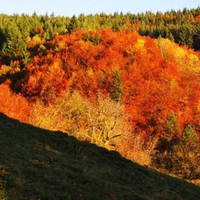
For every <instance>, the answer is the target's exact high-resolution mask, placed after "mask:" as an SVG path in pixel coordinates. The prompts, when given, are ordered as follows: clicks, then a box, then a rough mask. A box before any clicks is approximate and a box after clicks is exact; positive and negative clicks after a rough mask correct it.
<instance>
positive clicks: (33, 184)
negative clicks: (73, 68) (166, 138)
mask: <svg viewBox="0 0 200 200" xmlns="http://www.w3.org/2000/svg"><path fill="white" fill-rule="evenodd" d="M0 152H1V154H0V166H1V171H0V183H1V184H0V199H8V200H10V199H16V200H18V199H20V200H39V199H40V200H46V199H48V200H51V199H52V200H55V199H56V200H59V199H85V200H87V199H97V200H98V199H108V200H109V199H110V200H112V199H113V200H115V199H120V200H126V199H127V200H134V199H135V200H136V199H137V200H153V199H161V200H162V199H163V200H164V199H165V200H166V199H177V200H181V199H182V200H187V199H188V200H190V199H191V200H195V199H200V188H199V187H197V186H195V185H192V184H189V183H187V182H185V181H182V180H178V179H176V178H172V177H170V176H168V175H164V174H160V173H158V172H156V171H154V170H152V169H148V168H145V167H142V166H140V165H138V164H136V163H133V162H131V161H129V160H127V159H125V158H122V157H121V156H120V155H119V153H117V152H114V151H108V150H106V149H104V148H102V147H98V146H96V145H94V144H89V143H87V142H80V141H78V140H77V139H75V138H74V137H71V136H68V135H67V134H64V133H62V132H53V131H48V130H43V129H40V128H37V127H34V126H32V125H29V124H22V123H20V122H19V121H17V120H13V119H11V118H9V117H7V116H5V115H4V114H0Z"/></svg>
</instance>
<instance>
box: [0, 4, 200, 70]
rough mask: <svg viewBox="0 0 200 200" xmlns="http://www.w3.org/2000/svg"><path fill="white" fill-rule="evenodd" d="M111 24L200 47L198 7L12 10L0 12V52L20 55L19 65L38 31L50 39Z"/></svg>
mask: <svg viewBox="0 0 200 200" xmlns="http://www.w3.org/2000/svg"><path fill="white" fill-rule="evenodd" d="M105 28H111V29H112V30H113V31H120V30H121V29H125V30H136V31H138V32H139V34H141V35H145V36H150V37H152V38H158V37H162V38H169V39H170V40H172V41H175V42H176V43H178V44H180V45H187V46H189V47H190V48H193V49H195V50H199V49H200V8H197V9H191V10H188V9H186V8H185V9H184V10H183V11H173V10H171V11H169V12H166V13H161V12H157V13H156V14H154V13H152V12H146V13H140V14H131V13H127V14H123V13H117V12H116V13H114V14H113V15H111V14H110V15H107V14H105V13H101V14H95V15H92V14H91V15H84V14H80V15H79V16H75V15H74V16H72V17H71V18H70V17H63V16H54V14H51V15H50V16H49V15H47V14H46V15H44V16H38V15H37V14H36V13H34V14H33V15H32V16H29V15H26V14H22V15H18V14H14V15H13V16H8V15H4V14H1V15H0V56H1V57H3V60H4V62H6V64H10V62H11V61H13V60H17V59H22V58H23V62H22V66H23V65H25V64H26V63H27V61H28V58H29V56H30V55H29V52H28V51H27V47H28V41H29V40H30V39H33V38H35V40H37V37H38V35H39V36H40V38H41V39H42V40H51V39H52V38H53V37H54V36H55V35H58V34H59V35H60V34H66V33H72V32H74V31H75V30H77V29H84V30H94V29H105Z"/></svg>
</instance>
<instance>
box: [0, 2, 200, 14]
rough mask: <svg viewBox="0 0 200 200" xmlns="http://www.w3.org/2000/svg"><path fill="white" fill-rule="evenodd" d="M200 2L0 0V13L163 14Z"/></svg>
mask: <svg viewBox="0 0 200 200" xmlns="http://www.w3.org/2000/svg"><path fill="white" fill-rule="evenodd" d="M199 6H200V0H0V13H3V14H8V15H12V14H22V13H25V14H29V15H32V14H33V13H34V12H36V13H37V14H38V15H46V14H48V15H50V14H52V13H54V15H55V16H59V15H60V16H68V17H71V16H72V15H76V16H78V15H80V14H82V13H83V14H85V15H88V14H96V13H102V12H103V13H106V14H113V13H114V12H119V13H120V12H123V13H124V14H125V13H127V12H130V13H133V14H138V13H142V12H144V13H145V12H146V11H152V12H154V13H156V12H157V11H161V12H166V11H170V10H179V9H180V10H181V11H182V10H183V8H188V9H190V8H197V7H199Z"/></svg>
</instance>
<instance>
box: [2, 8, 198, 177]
mask: <svg viewBox="0 0 200 200" xmlns="http://www.w3.org/2000/svg"><path fill="white" fill-rule="evenodd" d="M0 112H2V113H4V114H6V115H7V116H9V117H12V118H14V119H17V120H19V121H21V122H24V123H29V124H32V125H34V126H37V127H41V128H45V129H48V130H59V131H62V132H65V133H67V134H69V135H72V136H74V137H76V138H77V139H78V140H80V141H89V142H91V143H94V144H96V145H99V146H101V147H105V148H107V149H108V150H115V151H118V152H119V153H120V154H121V155H122V156H124V157H125V158H128V159H130V160H132V161H134V162H138V163H139V164H141V165H144V166H148V167H151V168H154V169H157V170H159V171H161V172H164V173H168V174H172V175H174V176H176V177H179V178H182V179H187V180H194V179H200V137H199V136H200V8H197V9H191V10H188V9H186V8H185V9H184V10H183V11H173V10H172V11H169V12H166V13H160V12H157V13H156V14H155V13H152V12H146V13H140V14H131V13H127V14H123V13H114V14H113V15H107V14H104V13H101V14H96V15H87V16H86V15H84V14H81V15H79V16H75V15H74V16H72V17H64V16H54V14H53V13H52V14H51V15H50V16H49V15H48V14H46V15H45V16H38V15H37V14H36V13H34V14H33V15H32V16H29V15H26V14H22V15H18V14H14V15H12V16H8V15H4V14H1V15H0ZM27 142H28V141H27Z"/></svg>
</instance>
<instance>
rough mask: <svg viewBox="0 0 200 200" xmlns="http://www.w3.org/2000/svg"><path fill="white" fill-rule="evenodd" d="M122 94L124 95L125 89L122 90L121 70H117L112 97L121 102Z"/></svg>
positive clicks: (112, 86) (112, 87)
mask: <svg viewBox="0 0 200 200" xmlns="http://www.w3.org/2000/svg"><path fill="white" fill-rule="evenodd" d="M122 95H123V90H122V83H121V78H120V72H119V70H116V71H115V73H114V76H113V82H112V85H111V93H110V96H111V99H113V100H114V101H116V102H119V101H121V99H122Z"/></svg>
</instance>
